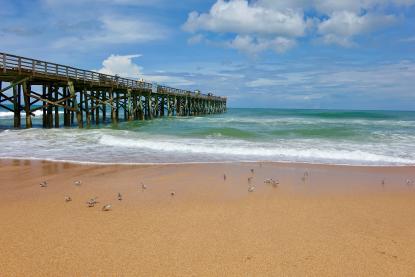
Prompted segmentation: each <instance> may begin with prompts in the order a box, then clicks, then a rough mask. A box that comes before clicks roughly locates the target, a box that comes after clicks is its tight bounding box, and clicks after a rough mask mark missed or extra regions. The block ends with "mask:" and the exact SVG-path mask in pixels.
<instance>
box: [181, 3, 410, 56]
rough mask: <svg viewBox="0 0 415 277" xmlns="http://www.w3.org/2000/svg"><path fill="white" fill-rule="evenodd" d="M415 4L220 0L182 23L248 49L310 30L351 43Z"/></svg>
mask: <svg viewBox="0 0 415 277" xmlns="http://www.w3.org/2000/svg"><path fill="white" fill-rule="evenodd" d="M414 4H415V0H311V1H306V0H279V1H276V0H256V1H255V0H253V1H248V0H229V1H225V0H217V1H216V3H214V4H213V6H212V7H211V8H210V10H209V11H208V12H206V13H199V12H196V11H193V12H191V13H190V14H189V16H188V19H187V21H186V23H185V24H184V25H183V29H184V30H185V31H188V32H191V33H199V34H200V33H202V34H203V33H204V32H210V33H214V34H218V37H219V38H222V39H223V37H225V38H226V40H228V41H227V42H226V43H225V45H228V46H229V45H230V46H231V47H233V48H235V49H238V50H240V51H244V52H247V53H248V54H252V53H259V52H261V51H265V50H268V49H274V50H276V52H279V53H282V52H284V51H286V50H287V49H289V48H291V47H292V46H294V45H295V41H296V39H298V38H301V37H306V36H307V35H310V37H313V36H314V37H317V38H320V39H321V40H322V41H323V42H325V43H328V44H338V45H341V46H345V47H348V46H352V45H355V42H354V38H355V37H356V36H359V35H362V34H367V33H370V32H373V31H376V30H378V29H380V28H384V27H386V26H389V25H392V24H393V23H395V22H396V21H397V19H398V18H399V17H400V15H399V11H397V9H396V8H400V7H407V6H412V5H414ZM390 7H394V9H390ZM390 10H391V11H395V14H394V13H388V11H390ZM223 34H225V36H223ZM196 36H197V35H196ZM229 36H233V38H231V39H229ZM198 42H203V41H198Z"/></svg>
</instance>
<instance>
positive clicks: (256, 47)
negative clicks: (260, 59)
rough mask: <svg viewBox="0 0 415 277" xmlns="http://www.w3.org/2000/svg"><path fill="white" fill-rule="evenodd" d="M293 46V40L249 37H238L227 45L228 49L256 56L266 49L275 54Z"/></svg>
mask: <svg viewBox="0 0 415 277" xmlns="http://www.w3.org/2000/svg"><path fill="white" fill-rule="evenodd" d="M294 45H295V40H292V39H287V38H284V37H276V38H274V39H263V38H255V37H252V36H249V35H242V36H240V35H238V36H236V37H235V39H234V40H232V41H231V42H230V43H229V47H231V48H235V49H238V50H240V51H242V52H245V53H248V54H250V55H254V56H255V55H257V54H258V53H260V52H262V51H265V50H267V49H272V50H274V51H275V52H278V53H283V52H285V51H287V50H288V49H290V48H291V47H293V46H294Z"/></svg>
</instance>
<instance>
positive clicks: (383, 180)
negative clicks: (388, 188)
mask: <svg viewBox="0 0 415 277" xmlns="http://www.w3.org/2000/svg"><path fill="white" fill-rule="evenodd" d="M381 184H382V187H383V188H384V187H385V179H382V182H381Z"/></svg>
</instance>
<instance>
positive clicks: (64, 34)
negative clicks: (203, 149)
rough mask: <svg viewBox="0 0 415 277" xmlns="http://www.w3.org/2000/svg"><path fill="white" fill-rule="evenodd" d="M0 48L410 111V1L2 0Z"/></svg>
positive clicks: (142, 74)
mask: <svg viewBox="0 0 415 277" xmlns="http://www.w3.org/2000/svg"><path fill="white" fill-rule="evenodd" d="M0 17H1V18H2V19H1V24H0V52H6V53H10V54H16V55H22V56H26V57H30V58H36V59H42V60H47V61H52V62H57V63H61V64H65V65H71V66H75V67H78V68H82V69H90V70H96V71H99V72H102V73H108V74H119V75H120V76H125V77H131V78H134V79H141V78H143V79H144V80H146V81H149V82H157V83H159V84H163V85H168V86H172V87H177V88H183V89H189V90H195V89H199V90H201V91H202V92H205V93H207V92H213V93H214V94H215V95H221V96H226V97H228V106H230V107H263V108H306V109H316V108H322V109H379V110H384V109H385V110H415V0H394V1H393V0H327V1H324V0H310V1H305V0H252V1H247V0H229V1H225V0H217V1H216V0H213V1H207V0H206V1H202V0H181V1H171V0H89V1H88V0H85V1H82V0H31V1H29V0H26V1H23V0H13V1H11V0H0Z"/></svg>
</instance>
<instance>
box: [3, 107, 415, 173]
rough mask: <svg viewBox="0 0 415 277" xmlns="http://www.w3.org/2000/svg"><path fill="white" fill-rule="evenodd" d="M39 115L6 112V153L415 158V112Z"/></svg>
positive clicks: (82, 157)
mask: <svg viewBox="0 0 415 277" xmlns="http://www.w3.org/2000/svg"><path fill="white" fill-rule="evenodd" d="M108 114H109V113H108ZM22 122H24V114H23V115H22ZM33 122H34V127H35V128H33V129H27V130H25V129H21V130H13V129H12V128H10V126H12V124H13V114H12V113H10V112H7V111H4V110H3V111H0V128H1V129H0V144H1V147H0V158H24V159H42V160H57V161H72V162H89V163H188V162H233V161H238V162H243V161H276V162H299V163H319V164H347V165H415V112H400V111H346V110H298V109H228V112H227V113H225V114H219V115H209V116H198V117H171V118H159V119H154V120H151V121H132V122H120V123H118V124H117V125H112V124H104V125H100V126H98V127H95V126H93V127H91V128H89V129H77V128H70V129H69V128H67V129H65V128H60V129H42V128H40V126H41V114H37V116H36V117H35V118H34V121H33ZM36 127H37V128H36Z"/></svg>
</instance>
